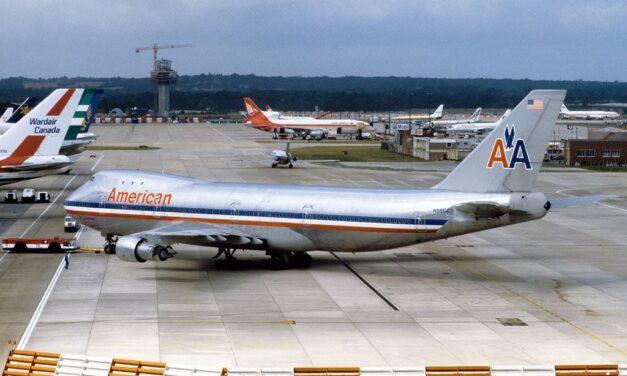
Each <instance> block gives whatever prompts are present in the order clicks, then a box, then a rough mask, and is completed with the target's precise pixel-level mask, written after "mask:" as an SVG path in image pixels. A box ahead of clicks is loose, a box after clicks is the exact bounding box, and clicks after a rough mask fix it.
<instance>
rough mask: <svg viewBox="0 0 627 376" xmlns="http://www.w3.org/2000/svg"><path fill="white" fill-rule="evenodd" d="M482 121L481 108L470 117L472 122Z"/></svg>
mask: <svg viewBox="0 0 627 376" xmlns="http://www.w3.org/2000/svg"><path fill="white" fill-rule="evenodd" d="M480 119H481V107H478V108H477V109H476V110H475V112H473V113H472V116H470V121H479V120H480Z"/></svg>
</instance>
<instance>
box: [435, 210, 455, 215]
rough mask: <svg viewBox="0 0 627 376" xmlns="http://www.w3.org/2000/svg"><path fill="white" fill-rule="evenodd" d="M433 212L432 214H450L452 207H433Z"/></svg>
mask: <svg viewBox="0 0 627 376" xmlns="http://www.w3.org/2000/svg"><path fill="white" fill-rule="evenodd" d="M433 213H434V214H447V215H452V214H453V209H451V208H436V209H433Z"/></svg>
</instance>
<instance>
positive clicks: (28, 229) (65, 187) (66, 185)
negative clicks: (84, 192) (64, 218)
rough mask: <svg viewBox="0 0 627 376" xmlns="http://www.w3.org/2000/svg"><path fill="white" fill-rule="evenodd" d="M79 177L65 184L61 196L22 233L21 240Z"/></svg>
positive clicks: (73, 177)
mask: <svg viewBox="0 0 627 376" xmlns="http://www.w3.org/2000/svg"><path fill="white" fill-rule="evenodd" d="M77 176H78V175H74V176H72V179H70V180H69V181H68V182H67V183H65V186H64V187H63V189H62V190H61V192H59V194H58V195H57V197H55V198H54V200H52V202H51V203H50V204H49V205H48V206H47V207H46V209H44V211H42V212H41V214H39V216H38V217H37V218H36V219H35V220H34V221H33V223H31V224H30V226H28V227H27V228H26V230H24V232H23V233H22V235H20V238H23V237H24V236H26V234H27V233H28V232H29V231H30V229H31V228H33V226H34V225H35V223H37V222H38V221H39V220H40V219H41V217H43V216H44V214H46V213H47V212H48V210H49V209H50V208H51V207H52V205H54V204H55V203H56V202H57V200H58V199H59V197H61V196H62V195H63V192H65V190H66V189H67V187H68V186H69V185H70V183H72V182H73V181H74V179H76V177H77Z"/></svg>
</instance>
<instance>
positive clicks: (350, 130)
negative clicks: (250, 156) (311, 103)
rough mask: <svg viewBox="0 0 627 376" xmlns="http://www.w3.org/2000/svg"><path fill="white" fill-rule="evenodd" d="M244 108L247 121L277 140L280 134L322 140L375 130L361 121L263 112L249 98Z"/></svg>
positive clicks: (245, 100)
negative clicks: (271, 133)
mask: <svg viewBox="0 0 627 376" xmlns="http://www.w3.org/2000/svg"><path fill="white" fill-rule="evenodd" d="M244 106H245V107H246V114H247V116H246V119H245V121H246V122H247V123H249V124H250V125H251V126H252V127H253V128H255V129H259V130H262V131H266V132H273V133H274V137H275V138H276V137H277V134H280V133H292V134H298V135H301V136H303V138H307V139H310V138H313V139H317V140H320V139H322V138H324V137H326V136H327V135H328V134H329V133H336V134H356V135H359V134H360V133H361V132H362V131H363V132H367V131H373V130H374V129H373V128H372V127H371V126H370V124H368V123H366V122H365V121H360V120H348V119H317V118H313V117H296V116H284V115H282V114H281V113H279V112H276V111H272V110H270V111H262V110H261V109H260V108H259V107H258V106H257V105H256V104H255V102H254V101H253V100H252V99H251V98H249V97H245V98H244Z"/></svg>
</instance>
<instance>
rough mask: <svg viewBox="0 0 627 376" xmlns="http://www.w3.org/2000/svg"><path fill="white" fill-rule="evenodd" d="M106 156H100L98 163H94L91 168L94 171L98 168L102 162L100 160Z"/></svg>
mask: <svg viewBox="0 0 627 376" xmlns="http://www.w3.org/2000/svg"><path fill="white" fill-rule="evenodd" d="M103 158H104V154H103V155H101V156H100V158H98V160H97V161H96V163H95V164H94V166H93V167H92V168H91V170H90V171H94V170H95V169H96V167H98V165H99V164H100V162H102V159H103Z"/></svg>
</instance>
